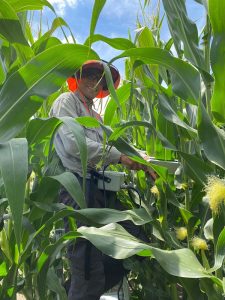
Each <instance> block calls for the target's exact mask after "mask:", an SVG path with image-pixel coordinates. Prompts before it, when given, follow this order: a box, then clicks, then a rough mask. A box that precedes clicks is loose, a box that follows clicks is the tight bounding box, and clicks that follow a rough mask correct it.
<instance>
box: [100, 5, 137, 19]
mask: <svg viewBox="0 0 225 300" xmlns="http://www.w3.org/2000/svg"><path fill="white" fill-rule="evenodd" d="M139 9H140V5H139V1H138V0H132V1H131V0H122V1H118V0H108V1H107V2H106V5H105V7H104V13H105V14H107V15H109V16H112V12H113V15H114V16H116V17H118V18H122V17H125V18H126V20H127V19H129V18H131V19H132V17H133V16H136V15H137V11H138V10H139Z"/></svg>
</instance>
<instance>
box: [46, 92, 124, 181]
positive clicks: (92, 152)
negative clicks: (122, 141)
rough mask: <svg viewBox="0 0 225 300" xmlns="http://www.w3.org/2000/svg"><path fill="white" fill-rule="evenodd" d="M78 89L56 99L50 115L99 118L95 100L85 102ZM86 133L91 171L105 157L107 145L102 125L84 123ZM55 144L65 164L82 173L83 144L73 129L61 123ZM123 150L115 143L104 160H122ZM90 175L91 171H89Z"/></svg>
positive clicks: (89, 168) (111, 162) (88, 165)
mask: <svg viewBox="0 0 225 300" xmlns="http://www.w3.org/2000/svg"><path fill="white" fill-rule="evenodd" d="M80 97H81V96H80V94H79V93H78V92H75V93H72V92H68V93H63V94H62V95H60V96H59V97H58V98H57V99H56V100H55V102H54V104H53V106H52V108H51V111H50V116H52V117H65V116H69V117H72V118H76V117H84V116H91V117H94V118H96V119H99V118H100V117H99V115H98V114H97V113H96V112H95V111H94V110H93V109H92V103H87V102H86V105H84V103H83V102H82V99H81V98H80ZM84 133H85V137H86V143H87V152H88V163H87V173H88V172H90V170H92V169H95V167H96V165H97V163H98V162H99V161H100V160H101V159H102V156H103V151H104V146H103V131H102V129H101V127H99V128H86V127H84ZM54 145H55V149H56V152H57V154H58V155H59V157H60V159H61V161H62V164H63V166H64V167H65V168H66V169H68V170H71V171H72V172H75V173H78V174H79V175H80V176H82V166H81V159H80V153H79V148H78V146H77V142H76V140H75V138H74V135H73V133H72V132H71V131H70V130H69V128H68V127H67V126H66V125H61V126H60V128H59V129H58V131H57V133H56V135H55V139H54ZM120 155H121V152H119V151H118V150H117V149H116V148H115V147H111V148H110V151H109V152H108V154H107V156H106V157H105V156H104V164H105V165H108V164H116V163H118V162H119V159H120ZM87 176H88V177H89V176H90V175H89V174H87Z"/></svg>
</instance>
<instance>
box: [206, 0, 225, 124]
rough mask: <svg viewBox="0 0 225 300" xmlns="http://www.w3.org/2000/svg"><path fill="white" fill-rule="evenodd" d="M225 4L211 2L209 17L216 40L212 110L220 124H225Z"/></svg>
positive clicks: (212, 59) (217, 1) (213, 61)
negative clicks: (224, 13) (224, 15)
mask: <svg viewBox="0 0 225 300" xmlns="http://www.w3.org/2000/svg"><path fill="white" fill-rule="evenodd" d="M224 9H225V2H224V1H219V0H209V16H210V21H211V23H212V28H213V33H214V38H213V41H212V46H211V67H212V70H213V74H214V77H215V86H214V90H213V96H212V99H211V109H212V113H213V115H214V117H215V118H216V120H217V121H219V122H223V123H224V122H225V103H224V98H225V82H224V80H223V78H224V77H225V61H224V59H223V57H224V48H225V39H224V36H225V21H224V17H223V12H224Z"/></svg>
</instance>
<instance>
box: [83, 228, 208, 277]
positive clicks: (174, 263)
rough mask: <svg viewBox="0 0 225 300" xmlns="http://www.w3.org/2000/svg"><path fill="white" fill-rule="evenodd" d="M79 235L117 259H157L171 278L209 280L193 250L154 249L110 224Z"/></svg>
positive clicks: (86, 230)
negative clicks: (134, 256)
mask: <svg viewBox="0 0 225 300" xmlns="http://www.w3.org/2000/svg"><path fill="white" fill-rule="evenodd" d="M78 232H79V233H81V234H82V235H83V237H84V238H86V239H88V240H89V241H90V242H91V243H92V244H94V246H95V247H97V248H98V249H100V250H101V251H102V252H103V253H105V254H107V255H109V256H112V257H114V258H117V259H124V258H127V257H130V256H132V255H134V254H138V253H140V254H142V255H145V256H154V257H155V259H156V260H157V261H158V262H159V263H160V265H161V266H162V268H163V269H164V270H165V271H166V272H168V273H169V274H171V275H174V276H179V277H186V278H204V277H210V275H209V273H207V272H206V271H205V269H204V268H203V266H202V265H201V264H200V263H199V261H198V260H197V258H196V256H195V255H194V253H193V252H192V251H191V250H189V249H179V250H171V251H169V250H161V249H158V248H155V247H152V246H150V245H148V244H144V243H143V242H141V241H140V240H138V239H137V238H135V237H133V236H132V235H130V234H129V233H128V232H127V231H126V230H124V229H123V227H122V226H121V225H119V224H108V225H106V226H103V227H101V228H94V227H80V228H79V229H78Z"/></svg>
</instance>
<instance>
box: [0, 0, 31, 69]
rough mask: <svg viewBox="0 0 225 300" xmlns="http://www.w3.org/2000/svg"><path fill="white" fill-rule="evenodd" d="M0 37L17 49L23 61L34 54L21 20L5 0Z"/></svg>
mask: <svg viewBox="0 0 225 300" xmlns="http://www.w3.org/2000/svg"><path fill="white" fill-rule="evenodd" d="M0 37H2V38H3V39H5V40H7V41H8V42H9V43H11V44H12V45H13V46H14V47H15V48H16V49H17V51H18V54H19V55H20V58H21V63H25V62H26V61H28V60H29V59H30V58H31V57H32V56H33V51H32V49H31V48H30V46H29V44H28V42H27V40H26V38H25V36H24V33H23V28H22V25H21V23H20V20H19V18H18V16H17V14H16V12H15V10H14V9H13V7H12V6H11V5H10V4H9V3H8V2H7V1H5V0H2V1H1V5H0Z"/></svg>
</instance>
